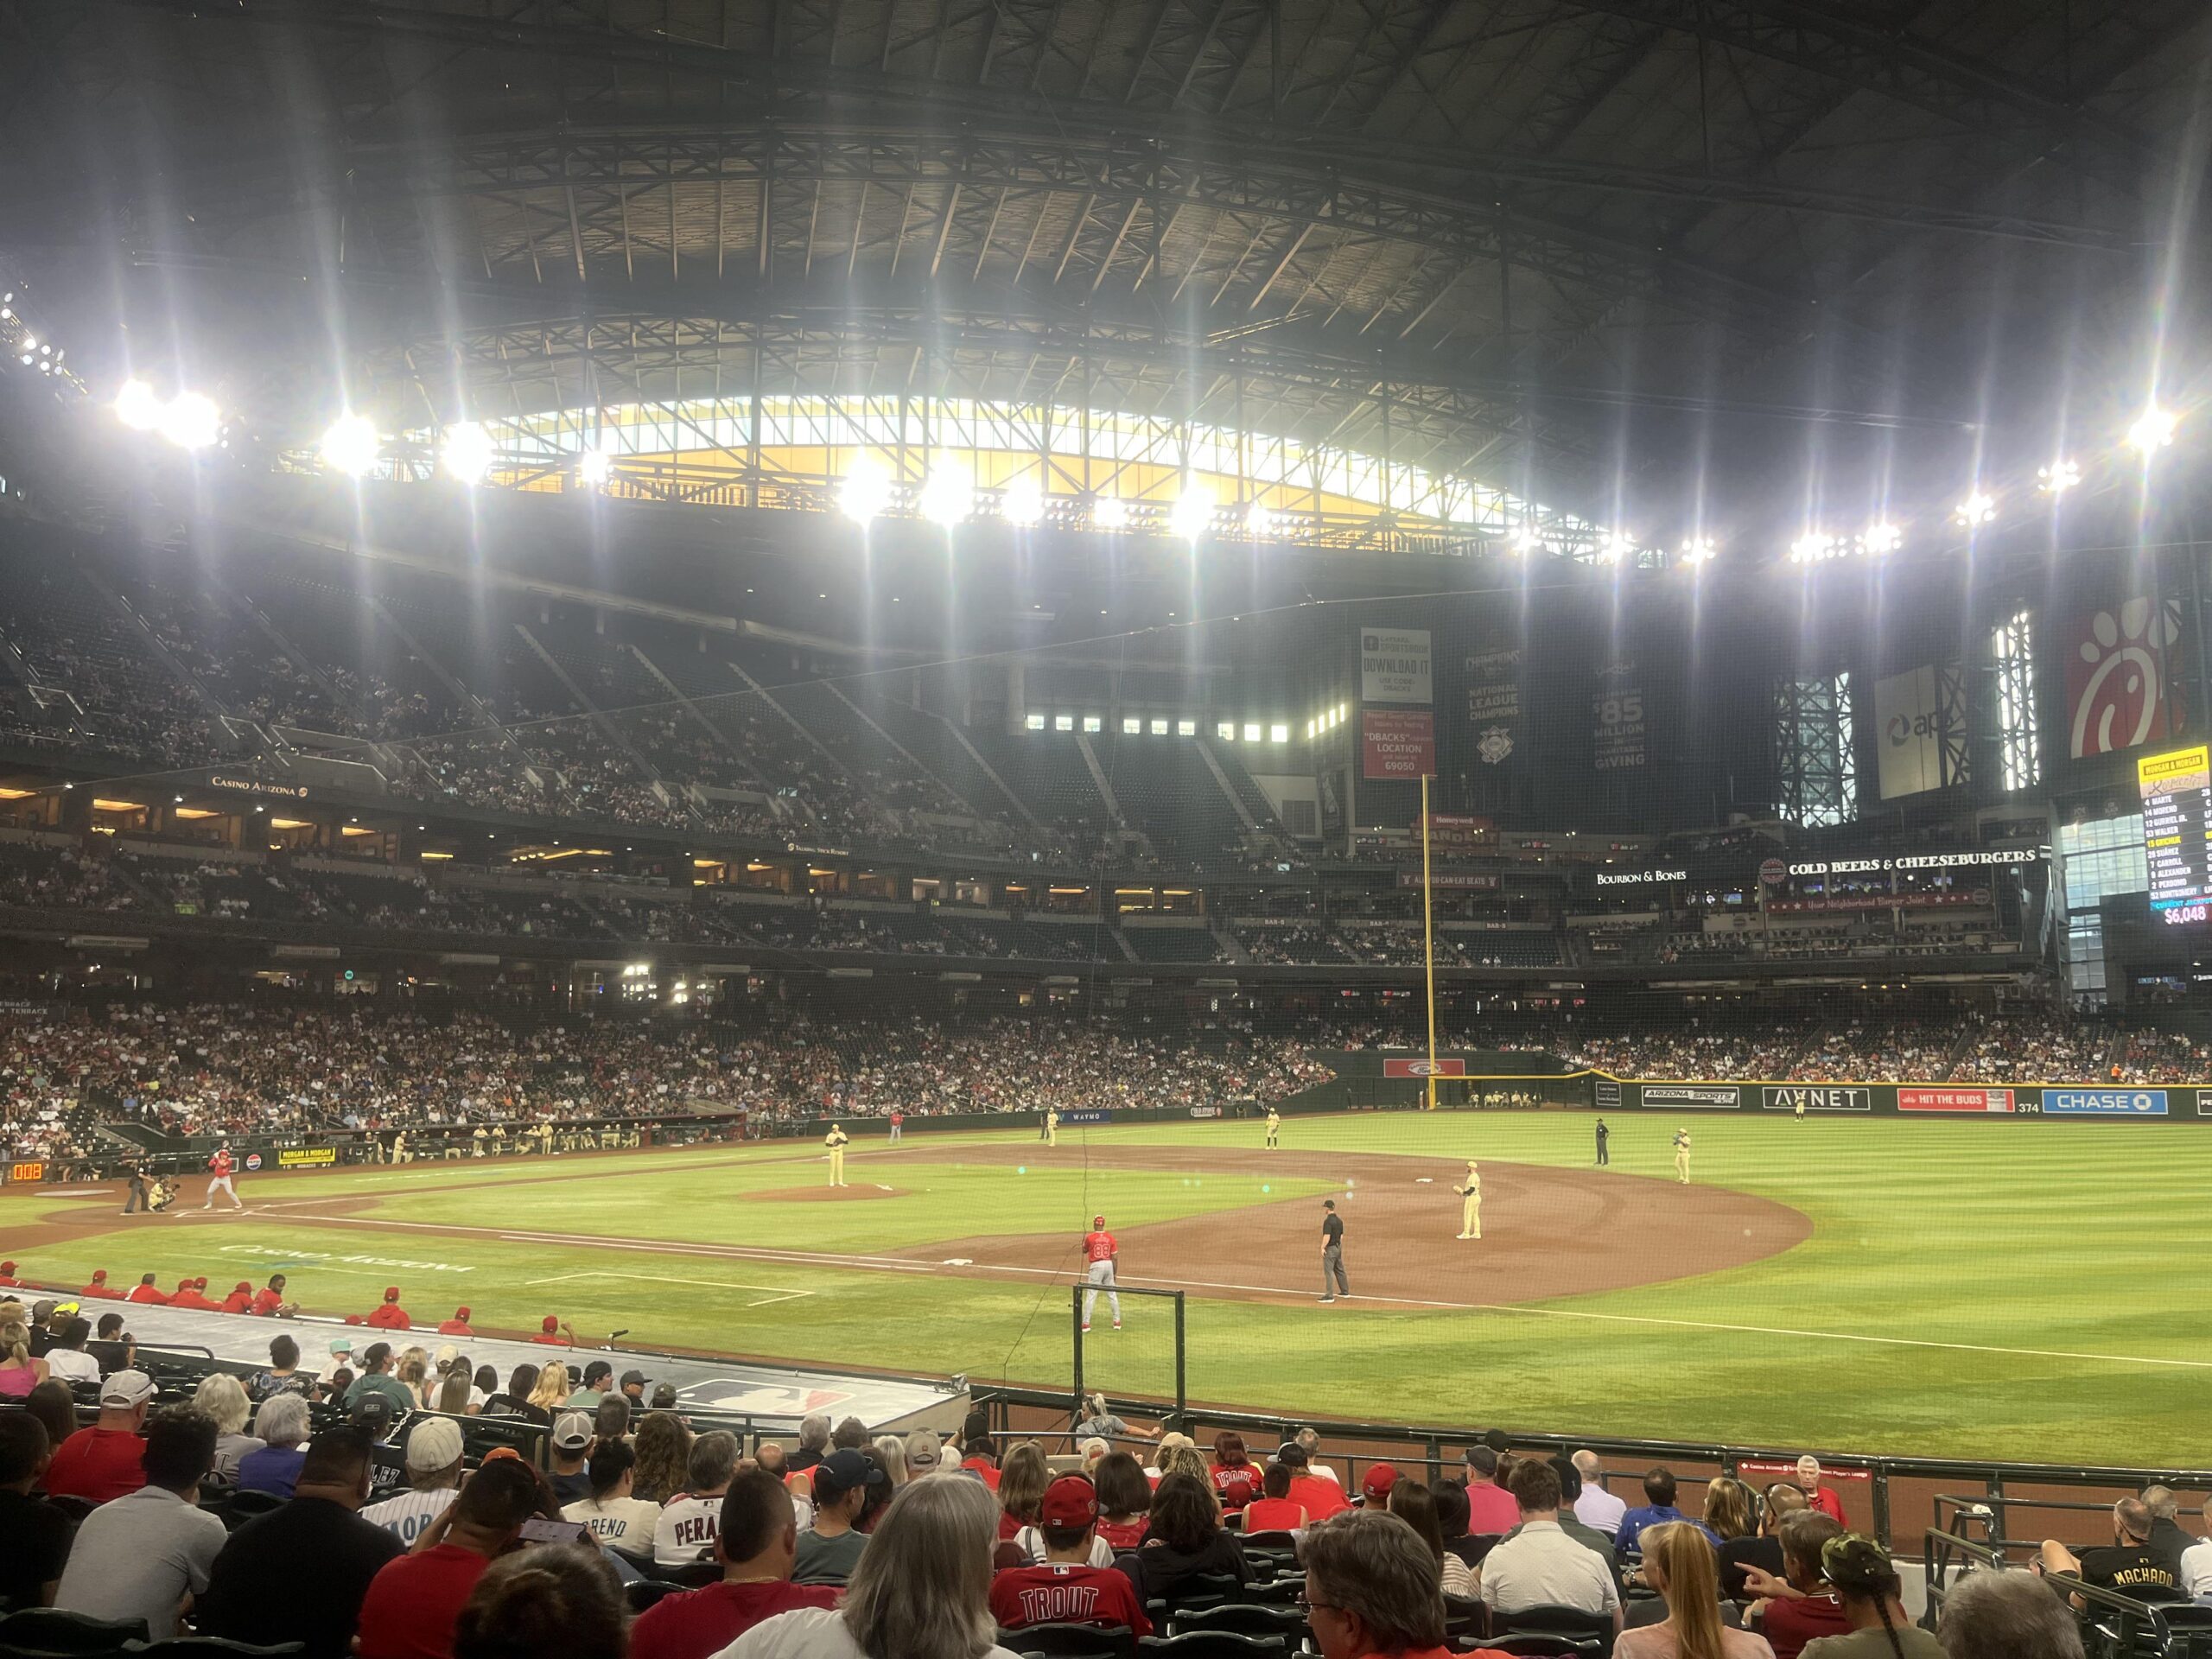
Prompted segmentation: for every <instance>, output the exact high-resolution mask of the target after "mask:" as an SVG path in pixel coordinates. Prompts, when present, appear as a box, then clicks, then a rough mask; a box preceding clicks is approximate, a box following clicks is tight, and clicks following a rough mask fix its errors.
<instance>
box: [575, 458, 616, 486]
mask: <svg viewBox="0 0 2212 1659" xmlns="http://www.w3.org/2000/svg"><path fill="white" fill-rule="evenodd" d="M613 474H614V456H613V452H612V451H610V450H606V449H587V450H585V451H584V452H583V454H581V455H578V456H577V457H576V482H577V483H579V484H581V485H582V486H584V487H585V488H586V489H588V490H601V489H605V488H606V487H607V480H608V479H609V478H611V477H613Z"/></svg>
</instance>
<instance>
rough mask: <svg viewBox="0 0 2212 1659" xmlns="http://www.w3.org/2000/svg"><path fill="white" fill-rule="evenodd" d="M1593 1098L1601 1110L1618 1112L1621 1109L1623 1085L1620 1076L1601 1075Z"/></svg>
mask: <svg viewBox="0 0 2212 1659" xmlns="http://www.w3.org/2000/svg"><path fill="white" fill-rule="evenodd" d="M1592 1101H1593V1102H1594V1103H1595V1104H1596V1106H1597V1108H1598V1109H1599V1111H1601V1112H1618V1110H1620V1109H1621V1085H1620V1079H1618V1077H1599V1079H1598V1080H1597V1084H1596V1086H1595V1092H1594V1093H1593V1094H1592Z"/></svg>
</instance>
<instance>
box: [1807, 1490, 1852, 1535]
mask: <svg viewBox="0 0 2212 1659" xmlns="http://www.w3.org/2000/svg"><path fill="white" fill-rule="evenodd" d="M1805 1503H1806V1504H1807V1506H1808V1508H1811V1509H1815V1510H1819V1511H1820V1512H1821V1514H1822V1515H1825V1516H1827V1517H1828V1518H1829V1519H1830V1520H1832V1521H1834V1522H1835V1523H1836V1525H1838V1526H1839V1527H1841V1526H1847V1525H1849V1524H1850V1523H1849V1522H1847V1521H1846V1520H1845V1519H1844V1518H1843V1499H1842V1498H1840V1497H1838V1496H1837V1495H1836V1490H1835V1488H1834V1487H1833V1486H1816V1487H1815V1488H1814V1489H1813V1490H1812V1491H1809V1492H1808V1493H1806V1494H1805Z"/></svg>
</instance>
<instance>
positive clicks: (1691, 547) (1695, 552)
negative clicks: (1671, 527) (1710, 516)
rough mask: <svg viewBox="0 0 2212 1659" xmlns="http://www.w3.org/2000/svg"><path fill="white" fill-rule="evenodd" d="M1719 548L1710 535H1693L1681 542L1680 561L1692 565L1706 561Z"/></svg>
mask: <svg viewBox="0 0 2212 1659" xmlns="http://www.w3.org/2000/svg"><path fill="white" fill-rule="evenodd" d="M1719 550H1720V549H1719V546H1718V545H1716V544H1715V543H1714V542H1713V537H1710V536H1693V537H1690V538H1689V539H1688V540H1687V541H1685V542H1684V543H1682V550H1681V561H1682V563H1684V564H1687V565H1690V566H1693V567H1694V566H1697V565H1700V564H1704V563H1707V561H1709V560H1710V559H1711V558H1712V557H1713V555H1714V554H1716V553H1718V552H1719Z"/></svg>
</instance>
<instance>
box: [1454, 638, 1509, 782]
mask: <svg viewBox="0 0 2212 1659" xmlns="http://www.w3.org/2000/svg"><path fill="white" fill-rule="evenodd" d="M1466 671H1467V723H1468V724H1469V725H1470V726H1471V727H1473V728H1475V753H1476V755H1477V756H1478V757H1479V758H1480V760H1482V763H1483V764H1484V766H1503V765H1504V763H1505V762H1506V761H1507V760H1509V759H1510V758H1511V756H1512V754H1513V751H1514V750H1515V749H1516V747H1519V744H1520V741H1521V652H1520V651H1519V650H1518V649H1517V648H1516V649H1515V650H1510V651H1482V652H1475V653H1474V654H1473V655H1471V656H1470V657H1469V658H1467V661H1466Z"/></svg>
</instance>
